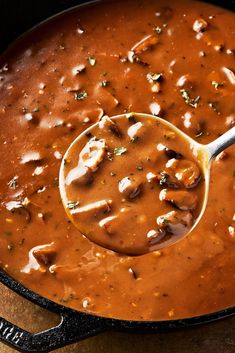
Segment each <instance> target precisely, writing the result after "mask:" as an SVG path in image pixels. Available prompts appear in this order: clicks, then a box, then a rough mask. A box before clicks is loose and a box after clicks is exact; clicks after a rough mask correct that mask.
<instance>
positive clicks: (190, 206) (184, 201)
mask: <svg viewBox="0 0 235 353" xmlns="http://www.w3.org/2000/svg"><path fill="white" fill-rule="evenodd" d="M159 199H160V201H166V202H170V203H171V204H172V205H173V206H175V207H177V208H178V209H180V210H182V211H190V210H195V209H196V207H197V204H198V197H197V195H194V194H192V192H189V191H184V190H177V191H174V190H167V189H163V190H161V192H160V194H159Z"/></svg>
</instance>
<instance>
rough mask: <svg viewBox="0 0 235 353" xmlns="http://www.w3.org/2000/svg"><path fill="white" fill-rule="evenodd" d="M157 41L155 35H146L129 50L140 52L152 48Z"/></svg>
mask: <svg viewBox="0 0 235 353" xmlns="http://www.w3.org/2000/svg"><path fill="white" fill-rule="evenodd" d="M158 42H159V38H158V36H155V35H153V34H151V35H148V36H146V37H144V38H143V39H141V41H139V42H138V43H136V44H135V45H134V46H133V47H132V49H131V52H134V53H135V54H141V53H142V52H144V51H146V50H148V49H150V48H152V47H153V46H155V45H156V44H157V43H158Z"/></svg>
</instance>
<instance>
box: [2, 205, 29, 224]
mask: <svg viewBox="0 0 235 353" xmlns="http://www.w3.org/2000/svg"><path fill="white" fill-rule="evenodd" d="M5 207H6V209H7V210H8V211H10V212H12V213H15V212H17V213H18V214H19V215H22V216H24V217H25V220H26V222H27V223H29V222H30V221H31V212H30V211H29V210H28V208H27V207H26V206H25V205H23V203H22V202H21V201H9V202H7V203H6V204H5Z"/></svg>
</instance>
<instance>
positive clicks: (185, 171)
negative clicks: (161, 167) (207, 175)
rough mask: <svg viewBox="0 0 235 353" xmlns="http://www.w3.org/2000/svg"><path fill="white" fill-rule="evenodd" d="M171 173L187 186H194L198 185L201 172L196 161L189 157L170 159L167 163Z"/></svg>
mask: <svg viewBox="0 0 235 353" xmlns="http://www.w3.org/2000/svg"><path fill="white" fill-rule="evenodd" d="M166 167H167V169H168V170H169V171H170V174H173V175H174V176H175V178H176V179H177V180H178V181H179V182H180V183H181V184H182V185H183V186H184V187H186V188H194V187H196V186H197V185H198V183H199V181H200V178H201V172H200V169H199V167H198V166H197V165H196V163H195V162H193V161H189V160H187V159H180V160H178V159H175V158H173V159H170V160H169V161H168V162H167V164H166Z"/></svg>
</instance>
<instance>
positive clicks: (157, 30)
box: [153, 26, 162, 34]
mask: <svg viewBox="0 0 235 353" xmlns="http://www.w3.org/2000/svg"><path fill="white" fill-rule="evenodd" d="M153 30H154V32H156V33H157V34H161V33H162V29H161V27H159V26H157V27H155V28H154V29H153Z"/></svg>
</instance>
